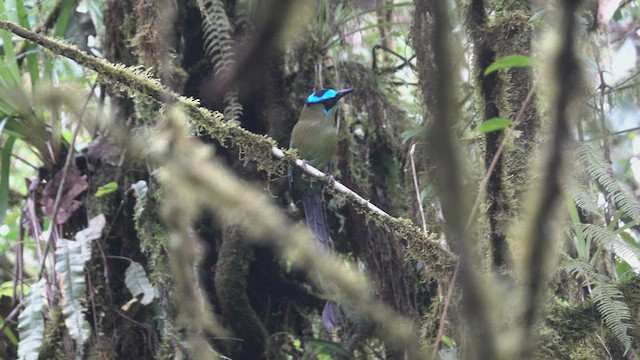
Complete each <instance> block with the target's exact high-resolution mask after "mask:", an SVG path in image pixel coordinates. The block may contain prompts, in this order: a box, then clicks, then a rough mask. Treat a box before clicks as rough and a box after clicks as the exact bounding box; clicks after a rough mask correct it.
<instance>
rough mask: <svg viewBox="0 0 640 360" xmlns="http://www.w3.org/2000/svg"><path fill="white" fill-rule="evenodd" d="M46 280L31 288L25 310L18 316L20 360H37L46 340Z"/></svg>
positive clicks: (26, 299)
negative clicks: (43, 309) (44, 307)
mask: <svg viewBox="0 0 640 360" xmlns="http://www.w3.org/2000/svg"><path fill="white" fill-rule="evenodd" d="M44 286H45V279H40V281H38V282H37V283H35V284H33V285H32V286H31V291H29V295H27V296H26V298H25V304H24V310H22V312H21V313H20V316H18V330H19V331H20V342H19V343H18V359H20V360H37V359H38V356H39V355H40V354H39V353H40V348H41V347H42V342H43V340H44V315H43V314H42V307H43V306H45V302H44V296H45V293H44V292H45V291H44Z"/></svg>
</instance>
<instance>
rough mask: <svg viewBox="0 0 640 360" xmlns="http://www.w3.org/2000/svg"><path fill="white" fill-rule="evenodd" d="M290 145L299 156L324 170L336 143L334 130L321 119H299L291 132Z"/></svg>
mask: <svg viewBox="0 0 640 360" xmlns="http://www.w3.org/2000/svg"><path fill="white" fill-rule="evenodd" d="M291 145H292V147H293V148H296V149H298V151H299V153H300V157H301V158H303V159H306V160H307V161H308V162H309V164H310V165H311V166H313V167H315V168H317V169H320V170H323V171H324V170H326V168H327V167H328V166H329V163H330V162H331V159H332V158H333V155H334V153H335V151H336V147H337V145H338V136H337V134H336V130H335V128H334V127H333V126H331V125H330V124H324V123H323V122H322V121H299V122H298V123H297V124H296V125H295V126H294V127H293V132H292V133H291Z"/></svg>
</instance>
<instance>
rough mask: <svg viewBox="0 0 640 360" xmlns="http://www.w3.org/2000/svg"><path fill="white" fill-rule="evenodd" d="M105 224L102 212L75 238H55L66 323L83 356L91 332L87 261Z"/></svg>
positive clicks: (63, 312)
mask: <svg viewBox="0 0 640 360" xmlns="http://www.w3.org/2000/svg"><path fill="white" fill-rule="evenodd" d="M105 224H106V220H105V217H104V215H103V214H100V215H98V216H96V217H94V218H92V219H91V220H89V225H88V226H87V228H86V229H84V230H81V231H78V233H76V235H75V241H71V240H67V239H58V241H57V242H56V253H55V255H56V272H57V273H58V277H57V280H58V285H59V286H60V292H61V294H62V299H61V301H60V305H61V306H62V314H63V315H64V323H65V325H66V327H67V329H68V330H69V335H70V336H71V338H73V339H74V340H75V345H76V351H77V352H78V354H80V357H82V352H83V346H84V343H85V342H86V341H87V340H88V339H89V336H90V335H91V328H90V327H89V323H88V322H87V320H86V318H85V313H86V311H87V308H86V306H85V303H86V301H85V299H86V291H87V287H86V283H85V266H84V265H85V263H86V262H87V261H89V260H91V242H92V241H93V240H95V239H98V238H99V237H100V236H101V235H102V229H103V228H104V226H105ZM32 291H33V290H32Z"/></svg>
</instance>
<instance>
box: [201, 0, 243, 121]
mask: <svg viewBox="0 0 640 360" xmlns="http://www.w3.org/2000/svg"><path fill="white" fill-rule="evenodd" d="M197 3H198V9H199V10H200V13H201V14H202V18H203V24H202V27H203V30H204V44H205V46H204V47H205V52H206V54H207V55H209V56H211V61H212V63H213V66H214V69H215V73H216V75H219V76H220V79H225V78H226V77H227V76H229V73H230V70H231V69H232V68H233V66H234V65H235V61H234V58H233V57H234V53H233V47H232V45H233V43H232V40H231V24H230V23H229V18H228V17H227V14H226V12H225V10H224V5H223V3H222V1H221V0H197ZM224 103H225V109H224V114H225V119H227V120H228V121H237V120H238V119H239V118H240V116H241V115H242V105H241V104H240V103H239V102H238V92H237V91H236V90H230V91H228V92H227V93H226V94H225V96H224Z"/></svg>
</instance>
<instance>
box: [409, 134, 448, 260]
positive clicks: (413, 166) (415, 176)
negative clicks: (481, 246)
mask: <svg viewBox="0 0 640 360" xmlns="http://www.w3.org/2000/svg"><path fill="white" fill-rule="evenodd" d="M415 150H416V144H412V145H411V149H410V150H409V159H410V160H411V172H412V174H413V186H414V188H415V189H416V199H417V200H418V208H419V210H420V217H421V219H422V231H424V235H425V236H426V235H428V232H427V220H426V219H425V217H424V209H423V205H422V196H420V187H419V185H418V174H417V173H416V163H415V162H414V161H413V154H414V153H415ZM457 268H458V267H457V266H456V269H457Z"/></svg>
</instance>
